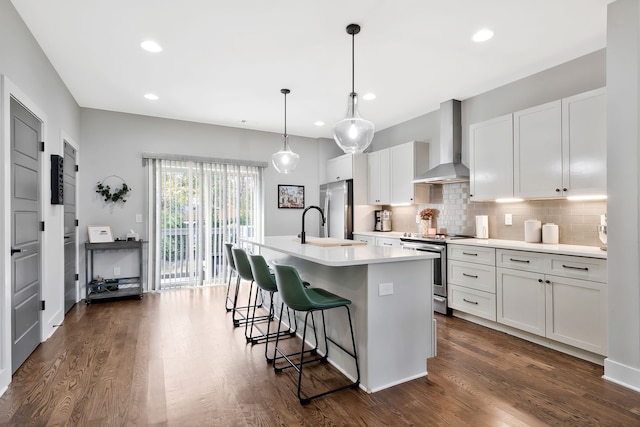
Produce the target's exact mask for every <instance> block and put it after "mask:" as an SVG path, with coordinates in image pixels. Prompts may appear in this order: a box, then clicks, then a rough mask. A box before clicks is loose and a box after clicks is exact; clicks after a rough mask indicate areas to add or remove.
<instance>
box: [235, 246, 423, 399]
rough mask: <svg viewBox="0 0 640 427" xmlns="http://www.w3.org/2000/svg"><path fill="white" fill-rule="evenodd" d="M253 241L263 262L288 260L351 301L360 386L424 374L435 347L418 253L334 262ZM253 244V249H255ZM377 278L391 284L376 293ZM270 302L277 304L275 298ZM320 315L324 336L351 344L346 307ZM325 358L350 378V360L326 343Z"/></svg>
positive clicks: (378, 386)
mask: <svg viewBox="0 0 640 427" xmlns="http://www.w3.org/2000/svg"><path fill="white" fill-rule="evenodd" d="M245 243H249V242H245ZM258 246H260V253H261V254H262V255H263V256H264V257H265V258H266V259H267V260H268V261H269V262H276V263H282V264H287V265H293V266H294V267H296V269H297V270H298V272H299V273H300V277H301V278H302V279H303V280H306V281H308V282H310V283H311V286H312V287H320V288H324V289H326V290H328V291H330V292H333V293H335V294H337V295H340V296H342V297H344V298H348V299H350V300H351V301H352V304H351V306H350V309H351V315H352V320H353V326H354V331H355V336H356V345H357V348H358V358H359V363H360V376H361V388H363V389H364V390H365V391H367V392H375V391H378V390H382V389H384V388H387V387H391V386H393V385H396V384H399V383H402V382H405V381H409V380H412V379H415V378H419V377H423V376H425V375H426V374H427V361H426V359H427V358H428V357H431V356H432V355H433V354H432V353H433V352H434V351H435V350H434V347H433V341H434V337H433V329H432V324H433V315H432V313H433V311H432V306H431V304H432V300H433V299H432V283H431V282H430V280H429V279H428V278H429V277H432V274H431V271H432V270H431V269H432V261H431V260H430V259H428V258H420V257H418V258H413V259H412V260H411V259H410V260H405V261H391V262H385V263H372V264H357V265H347V266H339V267H336V266H330V265H325V264H322V263H319V262H313V261H310V260H308V259H303V258H300V257H296V256H293V255H291V254H289V253H283V252H280V251H278V250H274V249H273V248H267V247H264V246H262V245H259V244H258ZM253 249H254V252H257V248H255V247H254V248H253ZM332 249H337V250H341V248H332ZM356 249H361V248H356ZM381 283H382V284H384V283H393V293H392V294H391V295H382V296H380V295H379V285H380V284H381ZM276 296H277V294H276ZM274 303H275V304H276V307H278V306H279V305H280V300H279V299H277V300H276V301H275V302H274ZM303 316H304V314H302V316H301V315H300V314H298V319H299V321H300V320H303V319H304V317H303ZM325 316H326V320H327V331H328V334H329V336H331V337H332V338H334V339H335V340H336V341H337V342H339V343H340V344H341V345H343V346H344V347H345V348H347V349H349V348H351V343H350V335H349V329H348V328H349V326H348V320H347V316H346V311H345V310H344V309H333V310H329V311H327V312H326V313H325ZM299 325H301V324H300V323H299ZM319 332H320V333H321V332H322V331H319ZM310 334H312V332H311V328H309V330H308V331H307V337H310V336H313V335H310ZM300 335H302V334H301V333H300ZM329 361H330V362H331V363H332V364H333V365H334V366H336V367H337V368H338V369H339V370H341V371H342V372H343V373H344V374H345V375H347V376H348V377H349V378H351V379H355V377H356V370H355V364H354V363H353V359H352V358H351V357H349V356H347V355H346V354H344V352H342V351H341V350H340V349H338V348H336V347H335V346H334V345H333V344H331V343H329Z"/></svg>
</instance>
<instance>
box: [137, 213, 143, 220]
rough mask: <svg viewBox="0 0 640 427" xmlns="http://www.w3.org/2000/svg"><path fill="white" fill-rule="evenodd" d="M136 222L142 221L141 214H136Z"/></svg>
mask: <svg viewBox="0 0 640 427" xmlns="http://www.w3.org/2000/svg"><path fill="white" fill-rule="evenodd" d="M136 222H142V214H136Z"/></svg>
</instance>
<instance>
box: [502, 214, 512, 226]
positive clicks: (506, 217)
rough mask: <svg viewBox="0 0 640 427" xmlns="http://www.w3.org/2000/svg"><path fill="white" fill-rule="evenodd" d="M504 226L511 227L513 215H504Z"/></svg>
mask: <svg viewBox="0 0 640 427" xmlns="http://www.w3.org/2000/svg"><path fill="white" fill-rule="evenodd" d="M504 225H513V215H511V214H504Z"/></svg>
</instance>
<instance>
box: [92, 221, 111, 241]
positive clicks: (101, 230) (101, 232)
mask: <svg viewBox="0 0 640 427" xmlns="http://www.w3.org/2000/svg"><path fill="white" fill-rule="evenodd" d="M87 234H89V243H104V242H113V234H112V233H111V227H109V226H108V225H89V226H87Z"/></svg>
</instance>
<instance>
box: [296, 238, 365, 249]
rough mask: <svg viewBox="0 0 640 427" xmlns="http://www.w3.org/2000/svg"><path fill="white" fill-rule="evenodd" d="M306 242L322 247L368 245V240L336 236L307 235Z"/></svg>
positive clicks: (297, 240) (298, 240)
mask: <svg viewBox="0 0 640 427" xmlns="http://www.w3.org/2000/svg"><path fill="white" fill-rule="evenodd" d="M295 241H296V242H300V239H299V238H297V239H295ZM306 244H307V245H314V246H322V247H332V246H356V245H366V244H367V242H362V241H360V240H348V239H338V238H336V237H307V238H306Z"/></svg>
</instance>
